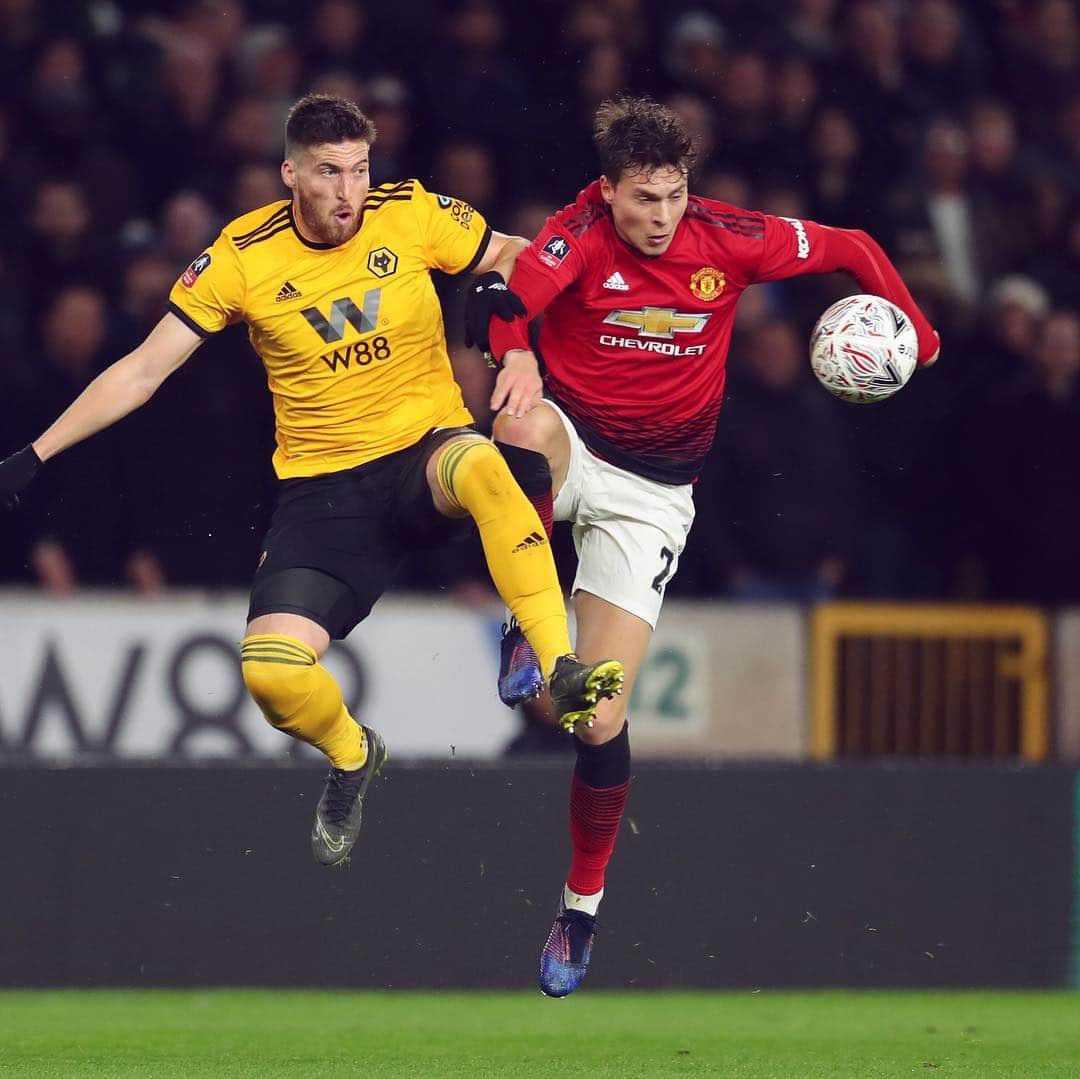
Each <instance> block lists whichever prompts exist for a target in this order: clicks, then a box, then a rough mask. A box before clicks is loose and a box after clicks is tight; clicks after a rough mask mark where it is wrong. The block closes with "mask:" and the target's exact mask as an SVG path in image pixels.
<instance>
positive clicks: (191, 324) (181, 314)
mask: <svg viewBox="0 0 1080 1079" xmlns="http://www.w3.org/2000/svg"><path fill="white" fill-rule="evenodd" d="M168 309H169V312H170V314H173V315H175V316H176V317H177V318H178V319H179V320H180V321H181V322H182V323H183V324H184V325H185V326H186V327H187V328H188V329H189V330H191V331H192V332H193V333H197V334H198V335H199V336H200V337H212V336H213V335H214V334H215V333H216V332H217V331H216V330H204V329H203V328H202V326H200V325H199V324H198V323H197V322H196V321H195V320H194V319H193V318H192V317H191V316H190V315H189V314H188V313H187V312H186V311H185V310H184V309H183V308H182V307H178V306H177V305H176V304H174V303H173V302H172V301H171V300H170V301H169V308H168Z"/></svg>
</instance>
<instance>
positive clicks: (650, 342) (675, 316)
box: [491, 181, 937, 484]
mask: <svg viewBox="0 0 1080 1079" xmlns="http://www.w3.org/2000/svg"><path fill="white" fill-rule="evenodd" d="M834 270H848V271H849V272H851V273H852V274H853V276H854V277H855V278H856V280H857V281H858V282H859V285H860V287H861V288H862V289H863V291H864V292H868V293H873V294H875V295H878V296H884V297H885V298H886V299H889V300H891V301H892V302H893V303H895V304H897V306H899V307H900V308H901V309H902V310H903V311H905V312H906V313H907V314H908V316H909V317H910V318H911V319H912V321H913V323H914V325H915V329H916V332H917V333H918V336H919V356H920V359H922V360H925V359H927V358H929V357H930V356H931V355H932V354H933V353H934V351H935V350H936V349H937V341H936V338H935V335H934V333H933V330H932V329H931V327H930V325H929V323H928V322H927V321H926V319H925V317H924V316H923V315H922V313H921V312H920V311H919V309H918V307H917V306H916V305H915V303H914V301H913V300H912V298H911V295H910V293H909V292H908V291H907V289H906V287H905V286H904V284H903V282H902V281H901V280H900V277H899V275H898V274H897V272H896V270H895V268H894V267H893V266H892V264H891V263H890V262H889V260H888V258H887V257H886V256H885V254H884V253H883V252H882V251H881V248H880V247H878V246H877V245H876V244H875V243H874V241H873V240H871V239H870V237H868V236H867V235H866V234H865V233H863V232H859V231H853V230H845V229H833V228H828V227H826V226H823V225H819V224H817V223H815V222H813V221H799V220H795V219H794V218H791V219H789V218H782V217H773V216H771V215H769V214H763V213H758V212H756V211H753V210H742V209H738V208H737V207H734V206H729V205H728V204H726V203H722V202H716V201H714V200H712V199H704V198H698V197H697V196H693V195H692V196H690V199H689V203H688V206H687V210H686V214H685V216H684V217H683V219H682V221H681V222H680V223H679V226H678V228H677V229H676V232H675V236H674V238H673V240H672V242H671V245H670V247H669V248H668V249H667V251H665V252H664V254H663V255H659V256H649V255H645V254H642V253H641V252H640V251H638V250H637V249H636V248H634V247H631V246H630V245H629V244H627V243H626V242H625V241H623V240H622V239H620V237H619V235H618V234H617V232H616V231H615V226H614V223H613V221H612V217H611V210H610V208H609V206H608V204H607V203H606V202H605V201H604V199H603V197H602V195H601V193H600V183H599V181H594V182H593V183H592V184H590V185H589V186H588V187H587V188H585V190H584V191H582V192H581V194H579V195H578V197H577V201H576V202H575V203H574V204H573V205H571V206H567V207H566V208H565V209H563V210H560V211H559V212H558V213H556V214H555V215H554V216H552V217H550V218H549V219H548V222H547V225H546V226H545V228H544V230H543V231H542V232H541V233H540V235H539V236H538V237H537V238H536V240H534V241H533V243H532V245H531V246H530V247H529V248H528V249H527V250H526V251H524V252H522V254H521V255H520V256H519V257H518V260H517V264H516V266H515V268H514V273H513V276H512V278H511V281H510V285H511V288H513V290H514V291H515V292H516V293H517V294H518V295H519V296H520V297H521V298H522V300H523V301H524V303H525V306H526V309H527V315H526V317H525V318H524V319H515V320H514V322H512V323H509V324H508V323H504V322H501V321H500V320H499V319H493V320H492V324H491V345H492V351H493V353H494V354H495V355H496V356H497V357H499V358H500V359H501V357H502V356H503V355H504V354H505V353H506V352H507V351H508V350H509V349H511V348H528V347H529V344H528V320H529V319H531V318H533V317H535V316H536V315H537V314H539V313H540V312H541V311H543V312H544V321H543V326H542V328H541V331H540V353H541V357H542V361H543V364H544V367H545V369H546V373H545V377H544V382H545V385H546V390H547V394H548V396H550V397H551V398H552V399H553V400H554V401H555V402H556V403H557V404H558V405H559V406H560V407H561V408H562V409H563V410H564V411H565V412H566V413H567V415H568V416H569V417H570V419H571V420H572V421H573V423H574V426H575V427H576V428H577V430H578V431H579V433H580V434H581V436H582V439H583V440H584V442H585V444H586V445H587V446H588V447H589V448H590V449H591V450H593V451H594V452H595V453H596V454H598V455H599V456H600V457H603V458H604V459H606V460H608V461H611V462H612V463H613V464H615V465H618V466H619V467H621V468H625V469H627V470H629V471H631V472H635V473H637V474H639V475H642V476H645V477H647V478H649V479H653V480H657V481H659V482H661V483H673V484H675V483H689V482H691V481H692V480H694V479H695V478H696V477H697V475H698V473H699V472H700V470H701V465H702V461H703V460H704V457H705V454H706V453H707V452H708V449H709V447H710V446H711V445H712V442H713V438H714V435H715V432H716V421H717V417H718V415H719V413H720V405H721V402H722V400H723V396H724V377H725V367H726V363H727V355H728V348H729V345H730V343H731V328H732V325H733V323H734V319H735V305H736V303H737V301H738V299H739V296H740V295H741V294H742V291H743V289H745V288H746V286H747V285H751V284H753V283H754V282H756V281H773V280H776V279H778V278H784V277H794V276H796V275H798V274H804V273H828V272H831V271H834Z"/></svg>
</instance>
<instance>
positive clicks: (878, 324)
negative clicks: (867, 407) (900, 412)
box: [810, 296, 919, 404]
mask: <svg viewBox="0 0 1080 1079" xmlns="http://www.w3.org/2000/svg"><path fill="white" fill-rule="evenodd" d="M918 355H919V341H918V337H917V336H916V333H915V327H914V326H912V324H911V319H909V318H908V317H907V315H905V314H904V312H903V311H901V310H900V308H899V307H897V306H896V304H894V303H890V302H889V301H888V300H886V299H883V298H882V297H881V296H848V297H846V298H845V299H843V300H838V301H837V302H836V303H834V304H833V305H832V306H831V307H829V308H828V309H827V310H826V311H825V312H824V314H822V316H821V318H819V319H818V320H817V325H816V326H815V327H814V332H813V333H812V334H811V335H810V366H811V367H812V368H813V370H814V374H815V375H817V377H818V381H819V382H820V383H821V384H822V385H823V386H824V387H825V389H827V390H828V391H829V393H832V394H835V395H836V396H837V397H839V398H841V399H842V400H844V401H852V402H855V403H856V404H867V403H869V402H871V401H884V400H885V399H886V398H888V397H892V395H893V394H894V393H896V391H897V390H899V389H900V388H901V387H902V386H903V385H904V384H905V383H906V382H907V380H908V379H909V378H911V374H912V372H913V371H914V370H915V364H916V361H917V359H918Z"/></svg>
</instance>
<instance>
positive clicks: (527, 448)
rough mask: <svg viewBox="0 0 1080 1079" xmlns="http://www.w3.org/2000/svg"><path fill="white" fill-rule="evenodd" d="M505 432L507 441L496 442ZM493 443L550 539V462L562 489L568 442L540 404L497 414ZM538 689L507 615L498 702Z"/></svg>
mask: <svg viewBox="0 0 1080 1079" xmlns="http://www.w3.org/2000/svg"><path fill="white" fill-rule="evenodd" d="M500 432H503V433H505V435H506V438H507V441H503V440H502V439H501V438H500ZM494 438H495V445H496V446H497V447H498V449H499V452H500V453H501V454H502V455H503V458H504V459H505V461H506V463H507V465H508V466H509V468H510V473H511V475H512V476H513V477H514V479H515V480H516V481H517V484H518V486H519V487H520V488H521V490H522V491H523V492H524V494H525V497H526V498H527V499H528V500H529V501H530V502H531V503H532V505H533V509H535V510H536V513H537V516H538V517H539V518H540V523H541V524H542V525H543V526H544V533H545V534H546V535H547V538H548V539H549V540H550V539H551V532H552V526H553V524H554V512H553V504H554V492H553V489H552V483H553V472H552V462H553V461H554V462H555V467H556V468H557V469H558V471H559V485H560V487H561V486H562V483H563V481H564V480H565V478H566V472H567V468H568V464H569V460H570V442H569V440H568V439H567V437H566V431H565V429H564V428H563V425H562V422H561V421H560V420H559V417H558V416H557V415H556V414H555V412H554V411H553V410H552V409H551V408H549V407H546V406H541V407H537V408H534V409H533V410H532V411H531V412H530V413H528V414H527V415H525V416H521V417H514V416H511V415H510V414H509V413H508V412H506V411H503V412H502V413H500V415H499V416H498V417H496V420H495V435H494ZM543 688H544V676H543V672H542V669H541V666H540V660H539V658H538V657H537V655H536V652H535V651H534V650H533V647H532V645H531V644H529V641H528V639H527V638H526V637H525V634H524V633H522V631H521V627H520V626H519V625H518V623H517V620H516V619H515V618H514V616H513V613H512V612H510V611H507V616H506V622H505V623H504V624H503V637H502V642H501V645H500V649H499V681H498V689H499V699H500V700H501V701H502V702H503V704H505V705H507V707H509V708H514V707H515V706H517V705H518V704H520V703H521V702H522V701H526V700H531V699H533V698H535V697H537V696H538V695H539V694H540V692H541V691H542V690H543Z"/></svg>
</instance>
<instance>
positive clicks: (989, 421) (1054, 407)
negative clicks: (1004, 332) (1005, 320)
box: [956, 311, 1080, 606]
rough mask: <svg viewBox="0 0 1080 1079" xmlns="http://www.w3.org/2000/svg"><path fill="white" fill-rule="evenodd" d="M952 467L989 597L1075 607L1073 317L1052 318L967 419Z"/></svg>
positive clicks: (1079, 447) (1079, 388)
mask: <svg viewBox="0 0 1080 1079" xmlns="http://www.w3.org/2000/svg"><path fill="white" fill-rule="evenodd" d="M963 450H964V451H965V452H964V455H963V457H961V458H960V459H959V460H958V461H957V462H956V475H957V477H958V479H959V480H960V482H959V483H958V484H957V485H956V489H957V491H958V492H960V493H961V494H962V496H963V497H964V499H965V506H966V508H967V510H968V512H969V514H970V518H969V520H970V527H969V529H968V532H967V540H968V543H969V545H970V547H971V549H972V550H973V551H974V553H975V555H976V556H977V557H978V559H979V561H980V562H981V565H982V568H983V571H984V574H985V588H986V595H987V597H988V598H991V599H994V600H1006V601H1022V602H1028V603H1039V604H1044V605H1047V606H1057V605H1059V604H1069V603H1076V602H1078V601H1080V565H1078V563H1077V559H1076V543H1075V538H1076V536H1077V534H1078V531H1080V485H1078V484H1077V482H1076V461H1077V460H1080V317H1078V316H1077V314H1076V312H1074V311H1054V312H1051V313H1050V314H1049V315H1047V317H1046V319H1045V321H1044V322H1043V324H1042V325H1041V327H1040V328H1039V332H1038V336H1037V338H1036V341H1035V345H1034V349H1033V351H1032V354H1031V357H1030V360H1029V362H1028V364H1027V365H1026V366H1025V369H1024V370H1023V371H1020V372H1018V373H1017V375H1016V377H1015V378H1014V380H1013V381H1012V383H1011V384H1009V385H1008V386H1006V387H1005V388H1004V389H1002V390H1001V391H1000V392H999V393H998V394H996V395H995V396H994V397H993V398H992V399H991V400H990V401H989V402H988V404H987V406H986V407H985V409H984V410H982V412H981V413H980V414H978V415H976V416H974V417H973V422H972V424H971V425H970V427H969V438H968V440H967V444H966V445H965V446H964V447H963Z"/></svg>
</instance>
